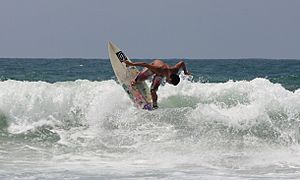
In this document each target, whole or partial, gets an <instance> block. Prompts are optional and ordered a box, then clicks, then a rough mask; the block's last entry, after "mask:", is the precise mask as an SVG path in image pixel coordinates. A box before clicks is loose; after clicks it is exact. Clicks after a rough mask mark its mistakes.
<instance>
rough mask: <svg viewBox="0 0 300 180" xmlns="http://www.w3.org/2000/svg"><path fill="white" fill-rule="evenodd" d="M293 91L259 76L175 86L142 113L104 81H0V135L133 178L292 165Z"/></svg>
mask: <svg viewBox="0 0 300 180" xmlns="http://www.w3.org/2000/svg"><path fill="white" fill-rule="evenodd" d="M299 92H300V91H299V90H296V91H295V92H291V91H288V90H286V89H285V88H284V87H282V86H281V85H280V84H274V83H271V82H270V81H268V80H267V79H262V78H257V79H254V80H252V81H236V82H234V81H228V82H225V83H198V82H190V81H183V82H181V83H180V84H179V85H178V86H177V87H174V86H172V85H168V84H166V85H165V86H162V87H160V89H159V91H158V96H159V106H160V108H159V109H158V110H155V111H144V110H139V109H136V108H135V107H133V105H132V103H131V101H130V99H129V98H128V96H127V94H126V93H125V92H124V90H123V89H122V87H121V86H120V85H118V84H117V83H116V82H115V81H113V80H109V81H102V82H92V81H87V80H77V81H75V82H73V81H72V82H58V83H53V84H50V83H46V82H26V81H25V82H21V81H14V80H8V81H3V82H0V113H1V117H2V116H3V118H2V119H4V120H5V121H6V124H7V126H3V127H1V128H2V131H3V130H5V131H7V133H8V134H10V135H11V136H13V137H18V136H20V135H21V136H25V137H26V139H29V142H34V143H37V144H39V143H38V142H40V143H41V144H43V143H45V142H48V145H49V144H52V145H50V146H51V148H50V149H52V150H51V153H50V152H48V153H50V154H51V155H50V156H51V157H52V160H51V161H52V162H64V163H68V162H75V161H77V160H79V161H88V162H90V163H92V164H95V165H99V166H103V164H106V163H109V165H110V166H114V167H115V168H116V169H118V167H119V166H126V167H127V168H126V169H123V170H124V171H132V172H135V168H136V167H137V166H139V167H140V168H141V169H143V168H142V167H145V168H146V169H147V168H149V166H151V167H156V166H158V167H160V168H175V169H176V166H177V165H182V166H186V167H194V168H195V167H198V168H199V167H201V166H206V167H210V168H216V167H222V168H233V169H239V170H240V169H256V170H257V171H259V167H261V166H263V167H268V166H273V165H276V167H279V166H281V165H284V164H288V165H289V166H295V167H300V163H298V162H299V160H300V153H299V152H300V151H299V146H298V142H299V120H300V93H299ZM53 136H55V137H54V138H53ZM56 137H58V138H56ZM31 138H33V139H31ZM30 139H31V140H30ZM41 140H42V141H41ZM49 141H50V142H49ZM25 144H26V145H27V142H25ZM37 149H38V148H37ZM43 153H45V152H43ZM115 159H118V161H117V162H115ZM120 161H122V162H120ZM63 165H65V164H62V166H63ZM73 165H74V164H73ZM277 165H278V166H277ZM270 171H271V170H270ZM177 175H178V174H177ZM178 176H180V175H178Z"/></svg>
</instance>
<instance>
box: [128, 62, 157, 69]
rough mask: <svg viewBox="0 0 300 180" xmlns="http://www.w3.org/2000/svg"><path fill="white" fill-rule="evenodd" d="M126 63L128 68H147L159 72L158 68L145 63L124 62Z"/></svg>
mask: <svg viewBox="0 0 300 180" xmlns="http://www.w3.org/2000/svg"><path fill="white" fill-rule="evenodd" d="M124 63H125V64H126V66H140V67H146V68H148V69H150V70H151V71H153V72H156V71H157V67H156V66H153V65H152V64H148V63H145V62H134V63H133V62H129V61H124Z"/></svg>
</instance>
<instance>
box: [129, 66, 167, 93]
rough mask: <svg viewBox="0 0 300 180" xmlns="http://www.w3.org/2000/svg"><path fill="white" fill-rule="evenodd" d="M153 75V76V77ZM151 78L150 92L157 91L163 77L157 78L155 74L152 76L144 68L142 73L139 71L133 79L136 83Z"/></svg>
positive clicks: (149, 71)
mask: <svg viewBox="0 0 300 180" xmlns="http://www.w3.org/2000/svg"><path fill="white" fill-rule="evenodd" d="M153 75H154V76H153ZM151 76H153V78H152V84H151V87H150V89H151V91H157V90H158V87H159V85H160V84H161V83H162V81H163V79H164V77H163V76H159V75H157V74H154V73H153V72H152V71H151V70H149V69H148V68H145V69H144V70H143V71H141V72H140V73H139V74H138V75H137V76H136V77H135V79H134V80H135V81H136V82H140V81H145V80H147V79H150V77H151Z"/></svg>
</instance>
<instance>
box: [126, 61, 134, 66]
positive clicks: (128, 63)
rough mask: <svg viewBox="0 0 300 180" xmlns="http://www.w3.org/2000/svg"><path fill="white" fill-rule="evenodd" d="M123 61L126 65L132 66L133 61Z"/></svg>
mask: <svg viewBox="0 0 300 180" xmlns="http://www.w3.org/2000/svg"><path fill="white" fill-rule="evenodd" d="M124 63H125V64H126V67H128V66H133V63H132V62H130V61H124Z"/></svg>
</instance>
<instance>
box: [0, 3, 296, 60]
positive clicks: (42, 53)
mask: <svg viewBox="0 0 300 180" xmlns="http://www.w3.org/2000/svg"><path fill="white" fill-rule="evenodd" d="M110 40H111V41H113V42H114V43H115V44H117V45H118V46H119V47H120V48H121V49H123V50H124V51H125V53H126V54H127V55H128V56H129V57H131V58H173V57H174V58H249V57H261V58H294V59H300V0H26V1H25V0H24V1H23V0H0V57H48V58H51V57H77V58H107V57H108V53H107V42H108V41H110Z"/></svg>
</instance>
